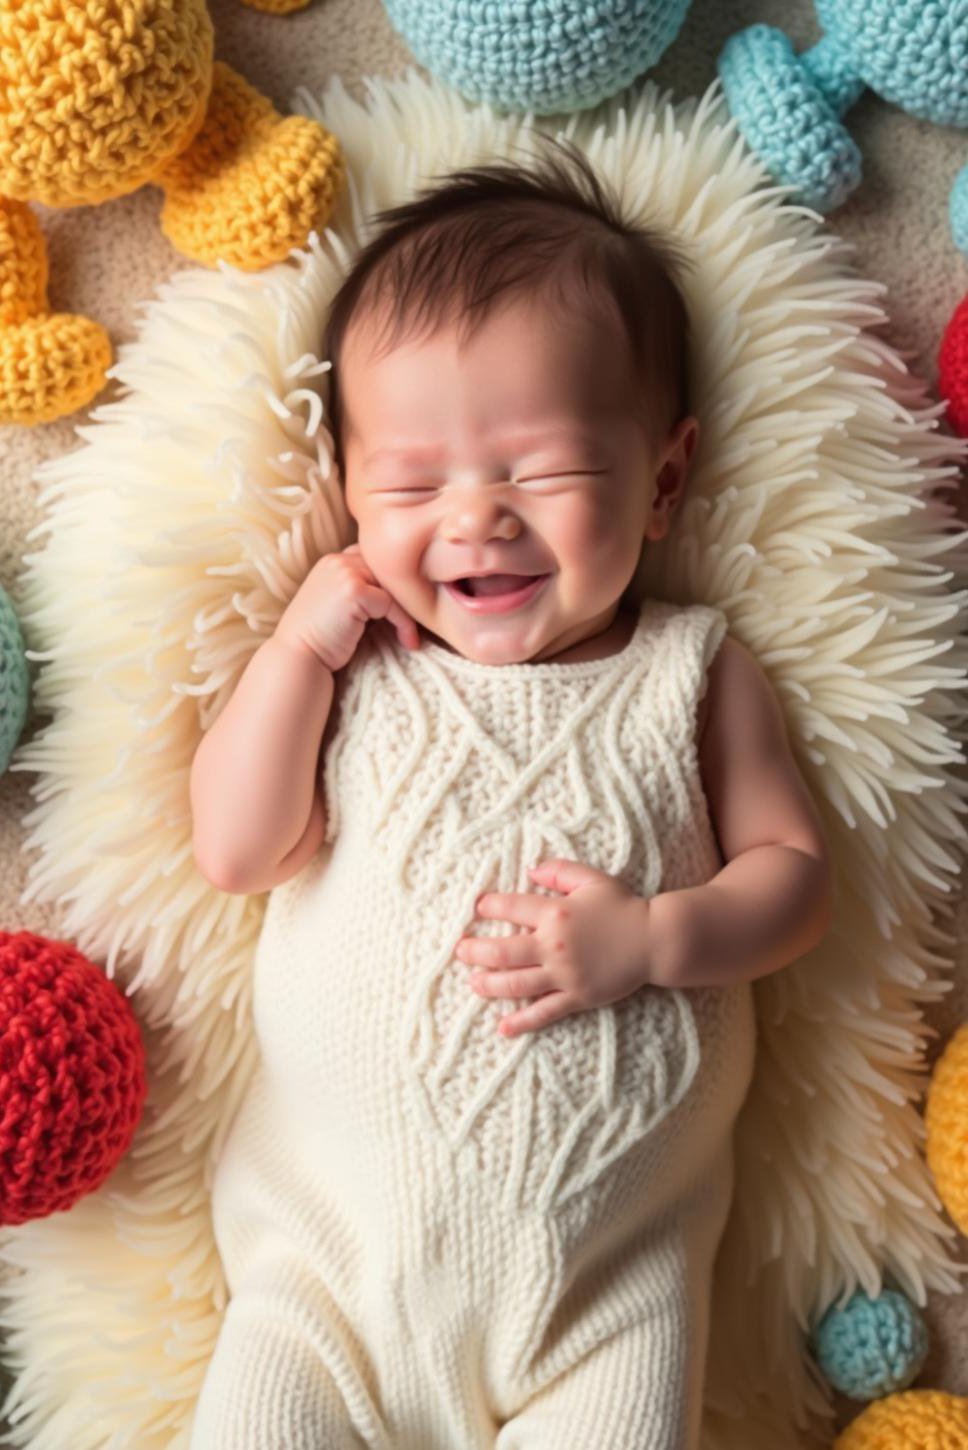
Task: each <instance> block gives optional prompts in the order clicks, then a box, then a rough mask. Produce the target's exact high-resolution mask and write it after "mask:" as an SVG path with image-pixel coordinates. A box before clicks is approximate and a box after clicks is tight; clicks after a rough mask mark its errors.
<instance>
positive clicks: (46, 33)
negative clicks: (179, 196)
mask: <svg viewBox="0 0 968 1450" xmlns="http://www.w3.org/2000/svg"><path fill="white" fill-rule="evenodd" d="M0 19H2V34H0V39H2V43H0V97H2V98H3V100H2V104H0V194H3V195H6V196H12V197H15V198H17V199H18V200H19V201H38V202H43V203H44V204H45V205H47V206H79V205H82V204H93V203H95V202H99V201H107V200H109V199H110V198H111V197H115V196H123V195H124V194H125V193H126V192H129V191H135V190H136V189H137V188H138V187H139V186H142V185H143V184H144V183H145V182H146V181H150V180H151V179H152V177H153V176H154V175H155V174H156V173H157V172H158V171H159V170H160V169H161V168H162V167H164V166H165V164H166V163H167V162H168V161H170V160H171V158H172V157H173V156H176V155H178V153H179V152H180V151H182V150H183V149H184V148H185V147H186V146H187V145H188V144H189V142H190V141H191V140H192V137H193V136H194V135H195V133H196V131H197V130H198V129H199V127H200V126H201V124H202V121H203V120H204V118H205V109H206V105H207V102H208V95H209V90H210V88H211V84H212V56H213V51H214V33H213V29H212V22H211V19H210V18H209V14H208V9H207V7H206V5H205V3H204V0H87V3H83V0H43V3H41V0H5V3H4V5H3V12H2V17H0Z"/></svg>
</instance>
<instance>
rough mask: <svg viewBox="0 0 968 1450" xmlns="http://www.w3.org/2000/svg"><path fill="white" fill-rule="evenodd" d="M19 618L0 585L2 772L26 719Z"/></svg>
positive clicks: (26, 689) (26, 676)
mask: <svg viewBox="0 0 968 1450" xmlns="http://www.w3.org/2000/svg"><path fill="white" fill-rule="evenodd" d="M25 650H26V645H25V643H24V637H23V633H22V632H21V629H20V621H19V620H18V618H17V616H16V614H15V613H14V608H13V605H12V604H11V602H10V599H9V596H8V595H7V594H6V592H5V591H4V590H3V589H2V588H0V774H2V773H3V772H4V771H5V770H6V768H7V766H8V765H9V764H10V757H11V755H12V754H13V750H14V746H15V745H16V743H17V741H18V740H19V739H20V732H21V731H22V730H23V728H24V724H25V722H26V719H27V705H28V702H29V699H30V672H29V670H28V668H27V656H26V654H25Z"/></svg>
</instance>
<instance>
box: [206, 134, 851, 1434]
mask: <svg viewBox="0 0 968 1450" xmlns="http://www.w3.org/2000/svg"><path fill="white" fill-rule="evenodd" d="M556 146H557V149H556V150H554V151H553V150H552V149H551V146H550V144H549V149H548V152H547V154H546V156H544V157H542V158H539V159H537V160H536V161H535V162H534V163H533V165H532V166H531V167H518V166H514V165H503V164H502V165H494V166H487V167H479V168H476V169H472V170H467V171H464V172H459V173H456V174H455V175H453V176H450V177H445V178H443V179H442V181H441V182H440V184H439V185H438V186H437V187H436V188H434V189H432V190H427V191H424V192H423V193H421V194H420V195H419V196H418V197H417V199H416V200H414V201H412V202H410V203H408V204H407V205H405V206H401V207H398V208H395V209H394V210H392V211H389V212H385V213H382V214H381V216H380V217H379V218H378V220H379V221H380V222H381V223H382V227H381V229H380V230H379V231H378V232H376V234H375V235H374V236H373V238H372V239H371V241H370V242H369V244H368V245H367V247H366V248H365V249H364V250H363V251H362V252H361V253H360V255H359V256H358V258H357V260H356V263H355V265H354V266H353V269H352V271H351V272H350V273H349V275H348V276H347V277H346V279H345V281H344V283H343V285H342V287H341V288H340V291H339V292H338V294H337V296H336V298H335V301H334V303H333V306H332V309H331V312H330V317H329V324H328V331H327V335H326V339H325V351H324V356H326V357H327V358H328V359H329V360H330V361H331V363H332V371H331V373H330V377H329V381H330V396H329V403H330V413H329V422H330V427H331V430H332V439H333V451H334V458H335V461H336V464H337V466H338V469H339V480H340V482H341V484H342V486H343V487H344V489H345V499H346V505H347V508H348V511H349V514H350V515H351V516H352V518H353V519H354V521H355V523H356V525H357V530H358V535H357V539H356V542H355V543H353V544H351V545H350V546H349V547H348V548H346V549H344V550H342V551H341V552H336V553H333V554H329V555H326V556H324V557H323V558H321V559H320V560H319V561H318V562H317V563H316V564H315V565H314V567H313V568H312V569H311V570H310V572H309V573H308V575H307V576H306V578H305V580H304V581H303V583H302V585H301V586H300V588H299V589H298V591H297V592H296V594H295V595H294V597H293V598H292V600H291V601H290V603H289V604H288V606H287V608H286V609H285V611H284V612H283V614H282V616H281V618H280V620H279V623H278V625H277V627H276V630H275V632H274V634H273V635H272V637H271V638H270V639H269V640H267V641H266V642H265V643H264V644H262V646H261V647H260V648H259V649H258V650H257V651H256V652H255V654H254V655H253V657H252V659H251V661H250V662H249V664H248V666H247V668H246V670H245V671H244V673H243V675H242V676H241V678H240V680H239V683H238V686H237V688H236V690H235V692H234V694H233V696H232V698H231V700H230V701H229V703H228V705H227V706H226V708H225V709H224V711H223V712H222V714H221V716H220V717H219V719H218V721H217V722H216V723H215V725H214V726H213V727H212V728H211V730H210V731H209V732H208V734H207V735H206V737H205V739H204V740H203V742H202V744H201V746H200V748H199V750H198V752H197V755H196V758H195V760H194V762H193V766H192V775H191V799H192V811H193V819H194V838H193V842H194V849H195V856H196V861H197V863H198V866H199V869H200V870H201V871H202V873H203V874H204V875H205V877H206V878H207V879H208V880H209V881H211V882H212V883H213V884H214V885H216V886H218V887H220V888H221V889H223V890H225V891H234V892H261V891H271V895H270V897H269V901H268V905H267V909H266V914H265V919H264V924H263V928H262V933H261V936H260V939H259V944H258V949H257V952H256V958H255V964H254V980H253V1011H254V1025H255V1031H256V1034H257V1040H258V1044H259V1048H260V1065H259V1068H258V1070H257V1072H256V1073H255V1075H254V1077H253V1079H252V1081H251V1082H249V1083H248V1084H247V1085H246V1092H245V1096H244V1099H243V1101H242V1103H241V1105H240V1107H239V1110H238V1112H237V1115H236V1117H235V1119H234V1121H233V1122H232V1123H231V1126H230V1131H229V1133H228V1136H227V1138H226V1140H225V1143H224V1146H223V1149H222V1152H221V1155H220V1157H219V1158H218V1161H217V1163H216V1166H215V1178H214V1182H213V1185H212V1212H213V1227H214V1232H215V1236H216V1240H217V1243H218V1247H219V1252H220V1254H221V1257H222V1262H223V1264H224V1267H225V1274H226V1279H227V1282H228V1286H229V1289H230V1292H231V1299H230V1301H229V1304H228V1308H227V1310H226V1313H225V1317H224V1321H223V1323H222V1327H221V1330H220V1334H219V1338H218V1342H217V1344H216V1348H215V1351H214V1354H213V1356H212V1359H211V1362H210V1364H209V1366H208V1370H207V1374H206V1378H205V1383H204V1386H203V1389H202V1393H201V1396H200V1400H199V1405H198V1411H197V1415H196V1419H195V1425H194V1431H193V1437H192V1440H191V1447H192V1450H350V1447H359V1446H365V1447H371V1450H484V1447H488V1450H491V1447H497V1450H571V1447H576V1450H578V1447H580V1450H695V1447H696V1446H697V1445H698V1439H699V1427H700V1419H701V1410H702V1399H703V1380H704V1366H705V1357H706V1350H707V1338H708V1309H709V1298H710V1290H711V1275H712V1267H713V1261H714V1257H715V1252H716V1248H717V1245H718V1242H719V1240H720V1238H721V1235H722V1231H723V1227H724V1224H725V1221H726V1217H727V1212H728V1208H729V1203H730V1198H731V1193H732V1186H733V1148H732V1129H733V1124H734V1122H735V1118H736V1115H737V1113H738V1111H739V1109H740V1107H741V1105H742V1102H743V1099H744V1096H745V1094H746V1091H747V1088H748V1085H749V1081H750V1077H751V1074H752V1069H753V1058H754V1050H755V1024H754V1016H753V1003H752V992H751V988H750V982H751V981H752V980H753V979H754V978H756V977H759V976H762V975H763V974H764V973H767V972H774V971H777V970H779V969H780V968H782V967H783V966H785V965H787V964H788V963H790V962H792V961H793V960H795V959H796V958H797V957H798V956H800V955H801V954H802V953H804V952H806V951H807V950H809V949H810V948H811V947H813V946H814V945H815V944H816V943H817V942H818V941H819V940H820V939H821V937H822V936H823V934H824V932H825V931H826V928H827V924H828V920H829V910H830V880H829V871H828V863H827V856H826V850H825V842H824V837H823V833H822V830H821V826H820V822H819V819H818V815H817V812H816V809H815V807H814V805H813V802H812V800H811V798H810V795H809V793H808V791H807V789H806V787H805V785H804V783H803V781H802V779H801V777H800V775H799V773H798V770H797V768H796V765H795V762H794V760H793V757H792V755H791V751H790V747H789V744H788V740H787V737H786V732H785V727H784V721H783V716H782V712H781V710H780V707H779V704H778V702H777V700H776V698H775V697H774V695H773V693H772V691H771V689H770V686H769V684H768V681H767V679H766V676H765V674H764V672H763V670H762V669H761V667H760V666H759V665H758V664H757V662H756V660H755V659H754V658H753V656H752V655H751V654H750V653H749V651H748V650H747V649H746V648H745V647H744V646H743V645H742V644H740V643H739V641H737V640H736V639H733V638H732V637H731V636H730V635H729V634H728V633H727V631H726V618H725V616H724V614H723V613H722V611H720V610H719V609H716V608H714V607H711V606H708V605H705V604H702V603H688V604H677V603H672V602H669V601H665V600H660V599H656V598H649V597H646V598H645V599H644V602H643V601H640V602H639V603H638V604H636V603H635V602H634V595H633V593H632V591H631V585H632V581H633V577H634V576H636V575H637V573H638V571H639V565H640V562H641V561H642V560H643V557H644V556H643V548H644V546H645V544H646V543H647V541H648V540H659V539H661V538H662V537H663V535H664V534H665V533H666V530H667V529H668V528H669V524H670V519H671V518H672V515H673V512H674V510H675V507H676V504H677V502H678V500H679V498H680V495H681V493H682V491H683V489H684V486H685V480H686V475H687V470H688V466H689V462H690V459H691V457H692V455H693V452H694V449H695V446H696V442H697V437H698V428H699V424H698V422H697V419H696V418H695V417H694V416H692V415H691V414H690V411H689V393H688V377H689V358H688V316H687V311H686V307H685V303H684V300H683V296H682V293H681V290H680V281H679V273H680V269H681V267H682V265H684V259H683V258H682V256H681V255H680V254H679V252H678V250H677V249H676V247H674V246H673V245H672V244H671V243H670V242H669V241H667V240H666V239H664V238H663V237H662V236H661V235H660V234H658V233H657V232H656V231H654V230H652V229H646V228H643V227H640V226H638V225H633V224H632V223H631V222H630V221H629V220H627V219H626V218H624V217H623V216H622V214H621V212H620V209H619V206H618V204H617V203H616V201H615V199H614V198H612V197H610V196H609V195H608V194H607V193H606V192H605V191H604V189H603V188H602V186H601V184H600V183H599V182H598V180H597V179H596V177H595V175H594V173H593V172H592V171H591V170H590V169H589V167H588V164H587V162H585V161H584V160H583V159H582V157H581V154H580V153H579V152H577V151H575V150H573V149H571V148H569V147H567V146H565V145H563V144H561V143H556ZM645 592H646V594H647V592H648V591H645Z"/></svg>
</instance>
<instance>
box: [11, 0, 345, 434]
mask: <svg viewBox="0 0 968 1450" xmlns="http://www.w3.org/2000/svg"><path fill="white" fill-rule="evenodd" d="M247 3H250V4H254V5H255V6H256V8H257V9H260V10H268V11H272V12H273V13H283V12H285V11H289V10H296V9H299V8H301V6H303V5H305V4H306V3H307V0H247ZM213 52H214V34H213V28H212V22H211V19H210V17H209V14H208V11H207V9H206V6H205V3H204V0H0V422H4V423H25V424H33V423H42V422H47V421H49V420H50V419H52V418H57V417H60V416H61V415H63V414H65V413H70V412H73V411H74V409H76V408H79V407H81V406H83V405H84V404H85V403H87V402H88V401H89V400H90V399H91V398H92V397H93V396H94V395H95V394H96V393H97V392H98V391H99V390H100V389H101V387H103V385H104V381H105V370H106V369H107V368H108V367H109V365H110V363H111V345H110V342H109V341H108V337H107V333H106V332H105V331H104V329H103V328H102V327H101V326H100V325H99V324H98V323H96V322H93V321H92V320H91V319H90V318H87V317H78V316H73V315H71V314H67V313H51V312H50V311H49V309H48V305H47V253H46V248H45V246H44V241H43V236H42V233H41V229H40V225H39V223H38V221H37V218H36V216H35V214H34V213H33V212H32V211H31V210H30V208H29V207H28V205H27V203H28V202H31V201H34V202H40V203H42V204H44V205H47V206H57V207H61V206H83V205H91V204H95V203H97V202H101V201H108V200H110V199H112V198H114V197H117V196H123V195H125V194H126V193H127V192H130V191H135V190H136V189H137V188H138V187H139V186H141V185H143V184H144V183H145V182H153V183H154V184H155V185H157V186H161V187H162V188H163V189H164V191H165V194H166V199H165V203H164V207H163V209H162V213H161V227H162V231H163V232H164V233H165V235H166V236H167V237H168V239H169V241H171V242H172V243H173V245H174V246H176V247H177V248H178V250H179V251H181V252H183V253H184V254H185V255H186V256H189V257H192V258H193V259H194V260H195V261H198V262H203V263H205V264H207V265H209V266H214V265H215V263H216V261H217V260H218V259H219V258H223V259H224V260H225V261H226V262H228V263H230V264H231V265H232V266H234V267H238V268H240V269H243V270H246V271H255V270H258V269H259V268H260V267H264V266H268V265H269V264H270V263H272V262H278V261H281V260H283V258H285V257H286V256H287V255H288V253H289V251H290V250H291V249H292V248H293V247H298V246H302V245H304V244H305V242H306V240H307V238H308V236H309V233H310V231H311V230H312V229H313V228H321V227H322V226H323V225H325V222H326V220H327V218H328V216H329V214H330V212H331V211H332V208H333V205H334V203H335V201H336V198H337V195H338V193H339V191H340V189H341V187H342V184H343V179H344V166H343V159H342V156H341V153H340V148H339V144H338V142H337V140H336V138H335V137H334V136H332V135H331V134H330V133H329V132H328V131H327V130H325V128H324V127H322V126H320V125H318V124H317V123H316V122H315V121H311V120H309V119H308V118H306V117H302V116H287V117H283V116H280V115H279V113H278V112H277V111H275V110H274V109H273V107H272V105H271V104H270V102H269V101H268V100H267V99H266V98H265V97H264V96H262V95H260V94H259V92H258V91H256V90H254V89H253V87H252V86H250V85H249V84H248V83H247V82H246V81H244V80H243V79H242V77H241V76H240V75H238V74H237V73H236V72H235V71H233V70H232V69H231V68H230V67H229V66H227V65H225V64H224V63H223V62H222V61H213Z"/></svg>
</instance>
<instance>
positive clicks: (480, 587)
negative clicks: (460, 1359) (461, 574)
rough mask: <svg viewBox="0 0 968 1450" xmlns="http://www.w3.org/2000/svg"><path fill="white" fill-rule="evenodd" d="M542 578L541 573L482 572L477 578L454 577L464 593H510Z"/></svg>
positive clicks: (456, 584) (457, 586)
mask: <svg viewBox="0 0 968 1450" xmlns="http://www.w3.org/2000/svg"><path fill="white" fill-rule="evenodd" d="M540 578H542V575H540V574H481V575H478V576H477V577H476V578H466V579H454V580H453V581H452V582H453V584H454V586H455V587H456V588H457V589H459V590H460V591H461V593H462V594H471V595H475V596H476V595H482V594H510V593H512V592H513V591H514V590H515V589H523V588H524V587H525V585H526V584H531V583H533V581H534V580H535V579H540Z"/></svg>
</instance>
